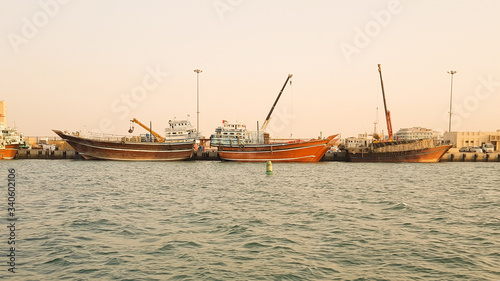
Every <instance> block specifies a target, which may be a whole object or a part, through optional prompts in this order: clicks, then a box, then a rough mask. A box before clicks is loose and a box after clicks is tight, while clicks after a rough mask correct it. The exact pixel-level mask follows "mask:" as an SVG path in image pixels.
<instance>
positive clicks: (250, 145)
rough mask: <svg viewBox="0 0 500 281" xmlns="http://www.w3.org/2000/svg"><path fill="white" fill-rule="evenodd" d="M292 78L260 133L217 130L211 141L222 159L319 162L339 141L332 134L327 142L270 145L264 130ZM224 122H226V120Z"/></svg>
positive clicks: (233, 127) (241, 129)
mask: <svg viewBox="0 0 500 281" xmlns="http://www.w3.org/2000/svg"><path fill="white" fill-rule="evenodd" d="M291 77H292V74H289V75H288V77H287V79H286V81H285V84H284V85H283V87H282V88H281V91H280V92H279V94H278V97H277V98H276V101H275V102H274V104H273V106H272V107H271V110H270V111H269V114H268V115H267V117H266V120H265V121H264V124H263V125H262V128H261V129H260V131H257V132H247V131H246V127H244V126H237V125H236V124H228V126H227V127H228V128H226V129H225V130H223V129H222V128H218V130H216V134H215V136H214V135H212V138H211V141H214V143H213V144H211V145H215V146H217V148H218V151H219V157H220V159H221V160H226V161H238V162H266V161H268V160H271V161H273V162H318V161H319V160H321V158H323V156H324V155H325V153H326V152H327V151H328V150H329V149H330V148H331V147H332V146H333V145H334V144H335V143H336V142H337V140H338V139H337V136H338V135H332V136H329V137H327V138H325V139H314V140H309V141H291V142H281V143H271V141H270V139H269V134H267V133H265V130H266V128H267V125H268V124H269V121H270V119H271V115H272V113H273V110H274V108H275V107H276V104H277V103H278V100H279V99H280V97H281V94H282V93H283V90H284V89H285V87H286V85H287V83H288V81H289V80H290V78H291ZM223 123H226V122H225V121H223ZM226 131H227V132H226ZM223 133H227V134H223ZM253 135H255V136H253Z"/></svg>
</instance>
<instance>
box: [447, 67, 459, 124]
mask: <svg viewBox="0 0 500 281" xmlns="http://www.w3.org/2000/svg"><path fill="white" fill-rule="evenodd" d="M455 73H457V72H456V71H455V70H451V71H448V74H451V92H450V123H449V127H448V132H450V133H451V106H452V101H453V74H455Z"/></svg>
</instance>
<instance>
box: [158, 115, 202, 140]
mask: <svg viewBox="0 0 500 281" xmlns="http://www.w3.org/2000/svg"><path fill="white" fill-rule="evenodd" d="M168 125H169V127H168V128H165V139H166V140H167V141H169V140H189V139H195V138H197V137H198V132H197V131H196V128H195V127H193V125H191V122H189V120H175V119H174V120H168Z"/></svg>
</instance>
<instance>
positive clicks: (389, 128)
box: [378, 64, 392, 141]
mask: <svg viewBox="0 0 500 281" xmlns="http://www.w3.org/2000/svg"><path fill="white" fill-rule="evenodd" d="M378 72H379V74H380V85H381V86H382V97H383V98H384V109H385V120H386V122H387V133H388V134H389V141H392V122H391V112H390V111H389V110H387V103H386V102H385V92H384V81H382V69H380V64H379V65H378Z"/></svg>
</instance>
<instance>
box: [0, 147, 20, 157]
mask: <svg viewBox="0 0 500 281" xmlns="http://www.w3.org/2000/svg"><path fill="white" fill-rule="evenodd" d="M18 150H19V144H7V145H5V147H4V148H0V159H3V160H12V159H14V158H15V157H16V155H17V151H18Z"/></svg>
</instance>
